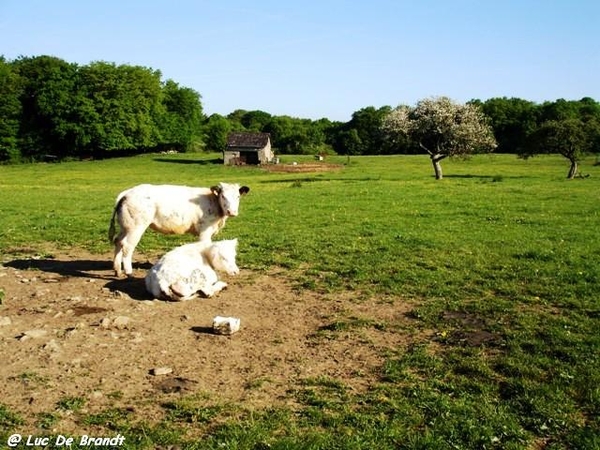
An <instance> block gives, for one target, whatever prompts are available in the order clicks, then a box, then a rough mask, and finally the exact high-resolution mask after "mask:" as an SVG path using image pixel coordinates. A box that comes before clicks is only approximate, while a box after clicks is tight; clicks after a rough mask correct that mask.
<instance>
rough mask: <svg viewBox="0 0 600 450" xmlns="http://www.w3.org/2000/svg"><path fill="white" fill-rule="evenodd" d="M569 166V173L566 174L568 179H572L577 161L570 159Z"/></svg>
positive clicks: (575, 173)
mask: <svg viewBox="0 0 600 450" xmlns="http://www.w3.org/2000/svg"><path fill="white" fill-rule="evenodd" d="M570 161H571V168H570V169H569V175H567V178H568V179H569V180H572V179H573V178H575V175H577V161H575V160H574V159H571V160H570Z"/></svg>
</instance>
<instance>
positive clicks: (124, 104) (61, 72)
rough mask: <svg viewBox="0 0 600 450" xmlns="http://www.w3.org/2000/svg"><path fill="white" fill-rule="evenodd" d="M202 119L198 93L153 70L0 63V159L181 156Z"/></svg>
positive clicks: (47, 59)
mask: <svg viewBox="0 0 600 450" xmlns="http://www.w3.org/2000/svg"><path fill="white" fill-rule="evenodd" d="M203 119H204V116H203V112H202V104H201V101H200V94H198V93H197V92H196V91H194V90H193V89H190V88H186V87H182V86H179V85H178V84H177V83H176V82H174V81H173V80H166V81H163V80H162V79H161V73H160V71H158V70H152V69H149V68H146V67H140V66H131V65H116V64H113V63H107V62H93V63H90V64H88V65H85V66H80V65H77V64H73V63H68V62H66V61H64V60H62V59H60V58H56V57H53V56H38V57H20V58H18V59H16V60H14V61H7V60H6V59H5V58H3V57H0V161H36V160H43V159H48V158H56V159H64V158H88V157H105V156H109V155H116V154H127V153H128V152H142V151H156V150H158V149H163V148H174V149H177V150H181V151H187V150H191V149H193V147H194V145H195V143H196V142H197V141H198V139H199V138H200V128H201V125H202V121H203Z"/></svg>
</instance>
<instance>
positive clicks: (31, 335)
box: [19, 329, 48, 341]
mask: <svg viewBox="0 0 600 450" xmlns="http://www.w3.org/2000/svg"><path fill="white" fill-rule="evenodd" d="M47 334H48V331H47V330H42V329H36V330H28V331H26V332H25V333H23V335H22V336H21V337H20V338H19V340H21V341H26V340H27V339H37V338H41V337H44V336H46V335H47Z"/></svg>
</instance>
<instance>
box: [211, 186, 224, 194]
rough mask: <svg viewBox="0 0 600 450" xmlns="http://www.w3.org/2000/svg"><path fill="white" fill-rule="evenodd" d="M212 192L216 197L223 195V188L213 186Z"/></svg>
mask: <svg viewBox="0 0 600 450" xmlns="http://www.w3.org/2000/svg"><path fill="white" fill-rule="evenodd" d="M210 190H211V191H212V193H213V194H215V195H216V196H219V195H220V194H221V186H211V188H210Z"/></svg>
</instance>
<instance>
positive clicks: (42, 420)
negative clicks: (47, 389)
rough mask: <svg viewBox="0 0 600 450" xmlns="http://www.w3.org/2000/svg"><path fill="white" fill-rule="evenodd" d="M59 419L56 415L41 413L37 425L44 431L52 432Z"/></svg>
mask: <svg viewBox="0 0 600 450" xmlns="http://www.w3.org/2000/svg"><path fill="white" fill-rule="evenodd" d="M58 420H59V417H58V415H56V414H55V413H46V412H43V413H39V414H38V415H37V421H36V425H37V427H38V428H41V429H42V430H50V429H51V428H52V427H54V425H55V424H56V423H57V422H58Z"/></svg>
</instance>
